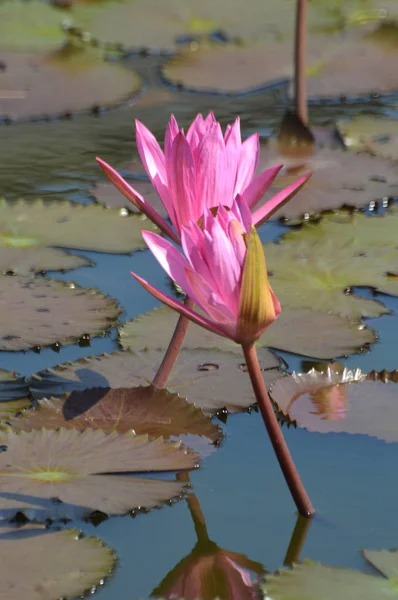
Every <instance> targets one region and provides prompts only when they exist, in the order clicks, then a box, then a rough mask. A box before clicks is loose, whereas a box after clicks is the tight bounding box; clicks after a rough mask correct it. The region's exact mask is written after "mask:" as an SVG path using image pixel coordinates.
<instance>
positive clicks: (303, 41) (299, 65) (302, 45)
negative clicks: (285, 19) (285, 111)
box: [294, 0, 308, 125]
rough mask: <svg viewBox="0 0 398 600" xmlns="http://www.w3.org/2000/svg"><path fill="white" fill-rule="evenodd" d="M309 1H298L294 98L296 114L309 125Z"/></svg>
mask: <svg viewBox="0 0 398 600" xmlns="http://www.w3.org/2000/svg"><path fill="white" fill-rule="evenodd" d="M306 30H307V0H297V11H296V36H295V44H294V96H295V102H296V114H297V116H298V117H299V118H300V120H301V121H302V122H303V123H304V125H308V105H307V82H306V72H305V71H306V54H307V31H306Z"/></svg>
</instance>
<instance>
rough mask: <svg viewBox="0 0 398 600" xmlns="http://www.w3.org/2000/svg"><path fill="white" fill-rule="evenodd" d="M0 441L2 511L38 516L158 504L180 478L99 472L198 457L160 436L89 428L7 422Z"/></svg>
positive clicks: (152, 467) (178, 463) (160, 466)
mask: <svg viewBox="0 0 398 600" xmlns="http://www.w3.org/2000/svg"><path fill="white" fill-rule="evenodd" d="M1 443H2V446H3V448H4V449H5V450H4V451H3V453H2V454H1V455H0V486H1V493H0V515H1V516H2V517H3V518H10V517H12V516H13V515H14V514H15V513H16V512H18V511H20V512H23V513H24V514H25V515H26V516H27V518H30V519H32V520H37V521H41V520H43V519H46V518H51V519H53V520H56V519H63V518H74V519H79V518H83V517H85V516H88V515H90V514H91V513H92V512H93V511H94V510H99V511H101V512H103V513H104V514H107V515H112V514H113V515H116V514H125V513H127V512H129V511H130V510H133V509H135V508H138V507H146V508H151V507H153V506H157V505H158V504H159V503H160V502H161V501H164V500H167V499H169V498H171V497H174V496H177V495H179V494H180V493H181V491H182V486H181V484H180V483H179V482H175V481H161V480H154V479H144V478H135V477H128V476H120V475H101V474H102V473H133V472H146V471H170V470H180V469H192V468H194V467H195V465H196V463H197V459H198V457H197V455H196V454H193V453H190V452H187V451H186V450H185V449H184V448H183V447H182V446H181V445H180V444H171V443H166V442H164V441H163V440H162V439H161V438H157V439H155V440H150V439H149V438H148V436H145V435H140V436H138V435H133V434H125V435H120V434H119V433H117V432H113V433H109V434H106V433H104V432H103V431H100V430H96V431H95V430H91V429H86V430H85V431H79V430H77V429H59V430H57V431H55V430H46V429H40V430H35V431H30V432H24V431H21V432H18V433H15V432H13V431H11V430H9V431H8V432H7V433H3V434H1ZM54 499H55V500H54Z"/></svg>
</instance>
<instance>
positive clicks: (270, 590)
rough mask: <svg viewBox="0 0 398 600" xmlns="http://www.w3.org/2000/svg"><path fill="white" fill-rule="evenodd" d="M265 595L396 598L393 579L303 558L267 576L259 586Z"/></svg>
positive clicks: (305, 599)
mask: <svg viewBox="0 0 398 600" xmlns="http://www.w3.org/2000/svg"><path fill="white" fill-rule="evenodd" d="M260 588H261V591H262V593H263V594H264V600H265V598H272V599H273V600H321V599H322V600H336V598H341V600H374V599H375V598H383V599H385V600H389V599H391V600H394V599H396V598H398V589H397V584H396V581H395V580H393V579H392V580H390V579H385V578H383V577H375V576H373V575H366V574H365V573H361V572H360V571H353V570H351V569H343V568H339V567H328V566H324V565H321V564H319V563H316V562H313V561H311V560H304V561H303V562H302V564H300V565H295V566H294V568H293V569H291V570H285V569H283V570H281V571H279V573H278V574H277V575H267V576H266V580H265V584H263V585H261V586H260Z"/></svg>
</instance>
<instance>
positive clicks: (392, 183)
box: [259, 143, 398, 218]
mask: <svg viewBox="0 0 398 600" xmlns="http://www.w3.org/2000/svg"><path fill="white" fill-rule="evenodd" d="M280 148H281V151H282V153H281V154H280V153H279V152H278V151H277V149H276V147H275V145H274V144H270V145H269V146H265V147H263V148H262V150H261V155H260V165H259V169H261V170H263V169H265V168H267V167H269V166H272V165H276V164H278V163H283V164H284V168H283V169H282V170H281V171H280V173H279V174H278V176H277V178H276V180H275V183H274V185H273V186H272V187H271V188H270V190H269V191H268V192H267V194H266V196H265V198H266V199H268V198H270V197H272V196H273V195H275V194H276V193H277V192H278V191H280V190H281V189H283V188H285V187H286V186H288V185H290V184H291V183H293V181H295V180H296V179H297V178H298V177H300V176H301V175H303V174H305V173H308V172H309V171H314V174H313V175H312V177H311V178H310V179H309V180H308V181H307V182H306V184H305V186H303V188H302V189H301V190H300V191H299V192H298V193H297V194H296V196H295V197H294V198H293V199H292V200H290V201H289V202H287V203H286V204H285V205H284V206H283V207H282V208H280V209H279V210H278V211H276V212H275V213H274V215H273V216H274V217H276V218H279V217H285V218H297V217H302V216H303V215H314V214H315V215H316V214H318V213H320V212H322V211H324V210H330V209H336V208H341V207H342V206H353V207H356V208H358V207H368V206H369V204H371V203H372V202H374V201H375V200H382V199H383V198H389V197H391V196H394V195H398V165H397V163H396V162H394V161H391V160H387V159H382V158H378V157H373V156H370V155H367V154H355V153H353V152H347V151H344V150H337V149H336V150H328V149H320V150H315V151H313V152H310V151H309V150H308V149H307V150H303V151H302V152H299V153H298V154H296V156H294V155H293V148H294V146H292V144H291V143H290V144H289V145H288V146H280ZM289 153H290V154H289Z"/></svg>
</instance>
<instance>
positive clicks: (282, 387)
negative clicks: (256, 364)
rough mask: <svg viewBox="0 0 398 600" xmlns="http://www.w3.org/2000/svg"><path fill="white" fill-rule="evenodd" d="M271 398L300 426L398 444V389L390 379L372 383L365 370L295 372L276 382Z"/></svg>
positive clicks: (272, 388)
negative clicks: (375, 438) (364, 372)
mask: <svg viewBox="0 0 398 600" xmlns="http://www.w3.org/2000/svg"><path fill="white" fill-rule="evenodd" d="M270 393H271V396H272V399H273V400H274V402H276V404H277V405H278V407H279V409H280V410H281V411H282V412H283V413H284V414H285V415H288V416H289V418H290V419H291V420H292V421H295V422H296V423H297V425H299V426H300V427H305V428H306V429H309V430H310V431H319V432H321V433H329V432H332V431H333V432H346V433H361V434H367V435H371V436H376V437H378V438H379V439H382V440H385V441H386V442H398V430H397V427H396V423H397V419H398V386H397V384H396V383H394V382H393V381H391V380H389V378H388V377H387V379H386V383H384V382H383V381H380V380H377V381H371V380H369V379H367V378H366V375H364V374H363V373H361V371H359V370H356V371H349V370H347V369H344V370H343V371H337V372H336V371H334V370H331V369H327V370H326V371H325V372H323V373H320V372H317V371H315V370H314V369H312V370H311V371H309V373H304V374H302V373H293V374H292V375H289V376H288V377H285V378H283V379H280V380H279V381H276V382H275V384H273V385H272V387H271V392H270Z"/></svg>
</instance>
